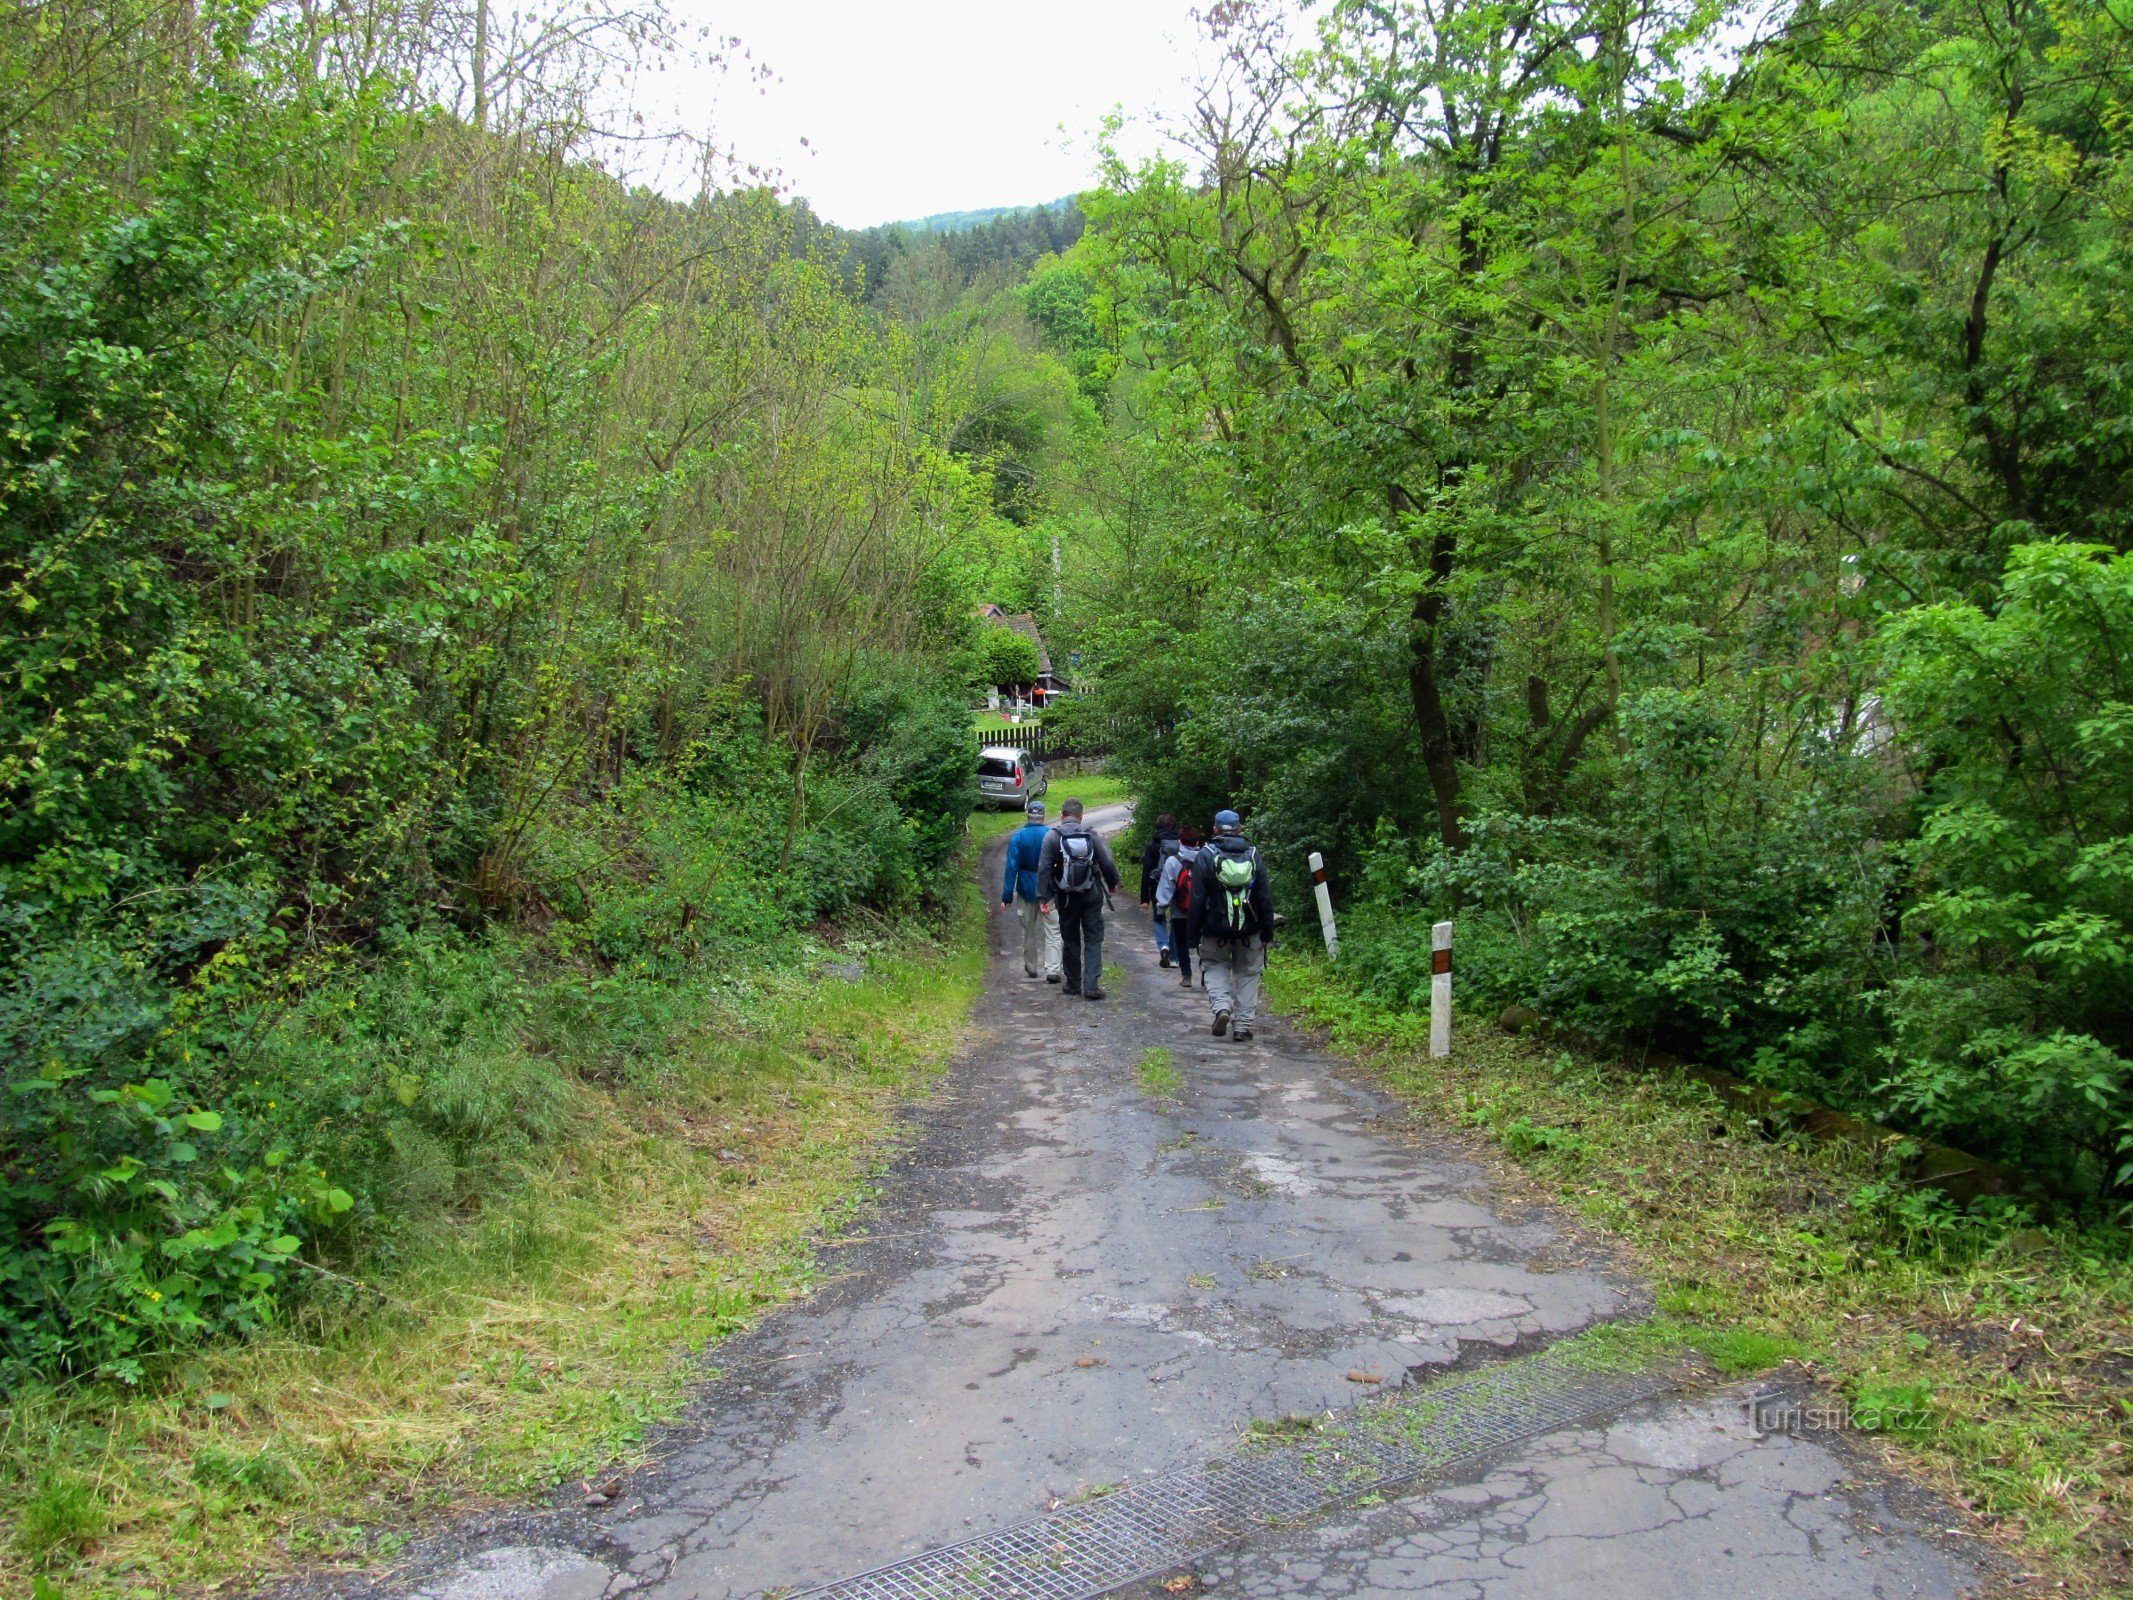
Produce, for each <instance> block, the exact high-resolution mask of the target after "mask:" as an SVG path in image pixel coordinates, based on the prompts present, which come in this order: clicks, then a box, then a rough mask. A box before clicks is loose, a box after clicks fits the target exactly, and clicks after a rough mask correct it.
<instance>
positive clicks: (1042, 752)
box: [975, 722, 1113, 761]
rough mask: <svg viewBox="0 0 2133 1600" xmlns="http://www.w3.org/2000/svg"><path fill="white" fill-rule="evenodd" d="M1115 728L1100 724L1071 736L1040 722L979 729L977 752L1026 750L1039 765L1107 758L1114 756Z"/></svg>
mask: <svg viewBox="0 0 2133 1600" xmlns="http://www.w3.org/2000/svg"><path fill="white" fill-rule="evenodd" d="M1112 731H1113V724H1111V723H1109V722H1101V723H1097V724H1095V725H1094V726H1086V725H1085V726H1082V727H1079V728H1077V729H1075V730H1074V731H1073V732H1071V733H1069V732H1066V731H1065V730H1063V729H1058V728H1051V727H1047V726H1046V725H1045V724H1043V723H1041V722H1025V723H1022V724H1020V725H1018V726H1012V727H1005V728H979V729H977V730H975V732H976V735H977V741H978V748H979V749H981V750H982V749H984V748H985V747H986V746H987V745H1005V746H1007V747H1008V748H1009V749H1012V750H1026V751H1028V752H1029V753H1030V754H1031V755H1033V756H1035V757H1036V758H1037V759H1038V760H1039V761H1066V760H1075V759H1090V758H1093V757H1096V756H1107V755H1109V754H1110V753H1111V735H1112Z"/></svg>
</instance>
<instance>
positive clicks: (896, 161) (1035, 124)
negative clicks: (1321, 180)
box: [640, 0, 1200, 228]
mask: <svg viewBox="0 0 2133 1600" xmlns="http://www.w3.org/2000/svg"><path fill="white" fill-rule="evenodd" d="M671 3H672V5H673V8H674V10H675V11H676V12H677V13H679V14H681V15H682V16H683V17H685V18H687V19H688V20H690V21H692V22H701V23H703V24H706V25H708V26H709V27H710V28H711V29H712V30H713V31H714V32H715V33H717V34H720V35H733V36H737V37H738V38H739V39H741V41H742V42H743V44H744V45H745V46H746V47H747V49H748V50H749V52H750V53H751V54H752V56H753V57H754V59H755V60H756V61H758V62H760V63H763V64H764V65H766V66H768V67H769V68H770V70H771V71H772V72H773V73H774V74H775V76H774V77H773V78H772V79H771V80H770V81H768V82H767V83H764V84H762V85H761V86H760V92H759V90H758V87H757V86H755V85H751V84H748V83H746V82H745V81H744V79H743V78H742V75H741V74H740V73H739V72H729V73H727V74H726V75H725V76H724V77H723V78H722V79H716V78H713V77H711V76H708V75H704V74H699V73H693V72H691V73H679V72H670V73H667V74H664V75H662V77H661V78H660V79H659V80H657V81H656V82H655V83H652V84H644V85H641V86H640V87H641V90H642V91H644V92H645V93H646V94H647V97H648V98H649V99H651V100H652V101H654V102H661V101H663V102H666V103H667V104H669V105H672V106H673V108H674V109H675V110H676V111H678V112H679V113H680V114H681V116H682V118H683V120H684V121H685V122H686V123H687V124H688V125H690V126H691V127H693V128H696V129H699V130H701V129H703V128H705V127H709V128H710V130H711V131H712V132H713V133H714V134H715V136H716V137H717V139H718V142H719V144H720V145H721V146H722V147H723V148H725V149H726V150H728V151H730V152H731V153H732V154H733V155H734V156H736V157H738V158H739V159H740V160H742V161H746V162H752V163H755V164H758V165H762V166H769V167H775V168H777V169H778V170H779V172H780V173H781V174H782V175H783V177H784V179H785V180H786V182H787V185H788V187H789V189H790V192H791V193H793V194H795V195H799V196H804V197H805V198H806V199H807V200H808V201H809V202H810V203H812V204H813V206H814V208H815V210H816V211H817V213H819V214H820V215H821V216H823V217H826V218H827V219H829V220H830V221H832V222H836V223H840V224H842V225H843V226H845V227H852V228H863V227H868V226H871V225H872V224H874V223H877V222H892V221H896V220H899V219H902V218H910V217H921V216H926V215H928V214H930V213H933V212H936V211H963V210H970V209H975V208H978V207H981V206H1008V205H1031V204H1035V203H1037V202H1039V201H1044V200H1054V199H1057V198H1058V197H1059V196H1061V195H1066V194H1072V193H1074V192H1076V191H1077V190H1080V189H1082V188H1085V187H1087V186H1088V185H1089V182H1090V180H1091V177H1092V175H1093V173H1094V170H1095V153H1094V148H1093V135H1094V133H1095V131H1096V128H1097V125H1098V123H1099V122H1100V121H1101V120H1102V118H1103V116H1104V115H1105V113H1106V112H1108V111H1109V110H1110V109H1111V108H1112V107H1113V106H1114V105H1116V106H1122V107H1123V108H1124V109H1125V111H1126V112H1127V113H1128V115H1129V116H1136V115H1142V114H1145V113H1148V112H1151V111H1156V110H1170V111H1176V110H1178V109H1180V108H1181V107H1182V106H1183V104H1184V103H1185V102H1186V94H1185V90H1184V84H1185V83H1186V82H1187V81H1188V80H1189V79H1190V78H1191V77H1192V75H1193V72H1194V62H1195V60H1196V59H1197V58H1198V54H1199V49H1200V47H1199V45H1198V43H1197V39H1198V33H1197V29H1196V28H1195V26H1194V24H1193V21H1192V17H1191V10H1192V5H1193V3H1194V0H1072V3H1068V0H813V3H805V0H671ZM1062 130H1063V131H1062ZM802 140H806V141H807V143H806V144H804V145H803V144H802V143H801V141H802ZM1134 143H1135V144H1136V145H1138V146H1140V147H1143V148H1145V147H1147V145H1148V144H1149V143H1152V138H1151V137H1150V136H1148V135H1143V136H1142V138H1141V139H1138V140H1136V141H1134Z"/></svg>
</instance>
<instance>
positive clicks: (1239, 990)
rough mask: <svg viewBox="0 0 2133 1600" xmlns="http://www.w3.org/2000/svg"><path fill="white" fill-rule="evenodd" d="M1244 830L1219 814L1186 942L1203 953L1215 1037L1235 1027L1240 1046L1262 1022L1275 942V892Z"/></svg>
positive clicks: (1200, 867)
mask: <svg viewBox="0 0 2133 1600" xmlns="http://www.w3.org/2000/svg"><path fill="white" fill-rule="evenodd" d="M1243 826H1244V824H1243V821H1242V819H1240V818H1239V817H1238V815H1237V813H1236V812H1234V811H1218V812H1216V813H1215V832H1214V837H1213V838H1211V839H1209V840H1208V841H1207V845H1206V848H1205V849H1203V850H1201V852H1200V856H1199V859H1198V860H1197V861H1195V862H1194V863H1193V868H1192V874H1193V877H1192V910H1191V914H1190V915H1191V928H1192V934H1191V938H1190V940H1189V941H1188V942H1189V943H1190V945H1191V947H1192V948H1193V949H1194V950H1196V951H1198V952H1199V953H1200V973H1201V979H1202V981H1203V982H1204V983H1205V984H1206V985H1207V1004H1208V1006H1209V1008H1210V1009H1212V1010H1213V1012H1214V1014H1215V1025H1214V1034H1215V1037H1216V1038H1218V1039H1219V1038H1221V1037H1222V1036H1223V1035H1224V1034H1225V1033H1231V1030H1232V1028H1233V1027H1234V1029H1235V1032H1234V1033H1233V1034H1232V1035H1231V1036H1232V1037H1233V1038H1235V1039H1236V1040H1237V1041H1238V1042H1239V1043H1242V1042H1243V1041H1244V1040H1246V1039H1249V1038H1250V1037H1251V1036H1252V1024H1253V1023H1254V1022H1256V1021H1258V1020H1259V975H1260V974H1261V973H1262V972H1264V971H1265V970H1266V948H1267V946H1268V945H1270V944H1272V943H1273V942H1274V890H1273V886H1272V885H1271V884H1269V883H1268V882H1267V875H1266V863H1265V862H1263V861H1261V860H1260V859H1259V852H1258V850H1256V849H1255V848H1253V846H1252V844H1251V842H1250V841H1249V840H1247V839H1246V838H1245V837H1244V833H1243Z"/></svg>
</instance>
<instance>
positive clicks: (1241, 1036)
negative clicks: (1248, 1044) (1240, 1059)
mask: <svg viewBox="0 0 2133 1600" xmlns="http://www.w3.org/2000/svg"><path fill="white" fill-rule="evenodd" d="M1251 1036H1252V1030H1251V1029H1249V1028H1239V1029H1238V1030H1237V1032H1236V1034H1235V1036H1234V1037H1235V1038H1236V1041H1237V1043H1239V1044H1243V1043H1244V1042H1245V1040H1247V1039H1249V1038H1250V1037H1251Z"/></svg>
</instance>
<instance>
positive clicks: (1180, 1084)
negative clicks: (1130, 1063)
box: [1133, 1044, 1185, 1100]
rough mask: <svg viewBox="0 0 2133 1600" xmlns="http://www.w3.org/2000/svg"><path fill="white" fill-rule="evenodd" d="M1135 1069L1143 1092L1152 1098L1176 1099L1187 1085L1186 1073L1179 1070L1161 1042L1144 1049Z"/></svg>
mask: <svg viewBox="0 0 2133 1600" xmlns="http://www.w3.org/2000/svg"><path fill="white" fill-rule="evenodd" d="M1133 1070H1134V1075H1135V1076H1136V1077H1138V1078H1139V1079H1140V1080H1141V1089H1142V1092H1143V1093H1145V1094H1146V1095H1147V1096H1148V1097H1149V1098H1150V1099H1151V1100H1175V1099H1176V1098H1177V1097H1178V1095H1179V1093H1180V1092H1181V1091H1182V1090H1183V1089H1184V1087H1185V1075H1184V1074H1183V1073H1182V1072H1180V1071H1178V1069H1177V1064H1176V1063H1175V1062H1174V1061H1172V1060H1171V1058H1170V1052H1169V1050H1167V1049H1165V1048H1164V1047H1163V1046H1162V1045H1159V1044H1158V1045H1151V1046H1149V1048H1147V1049H1146V1050H1143V1051H1142V1052H1141V1059H1140V1063H1139V1065H1137V1066H1136V1067H1135V1068H1134V1069H1133Z"/></svg>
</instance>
